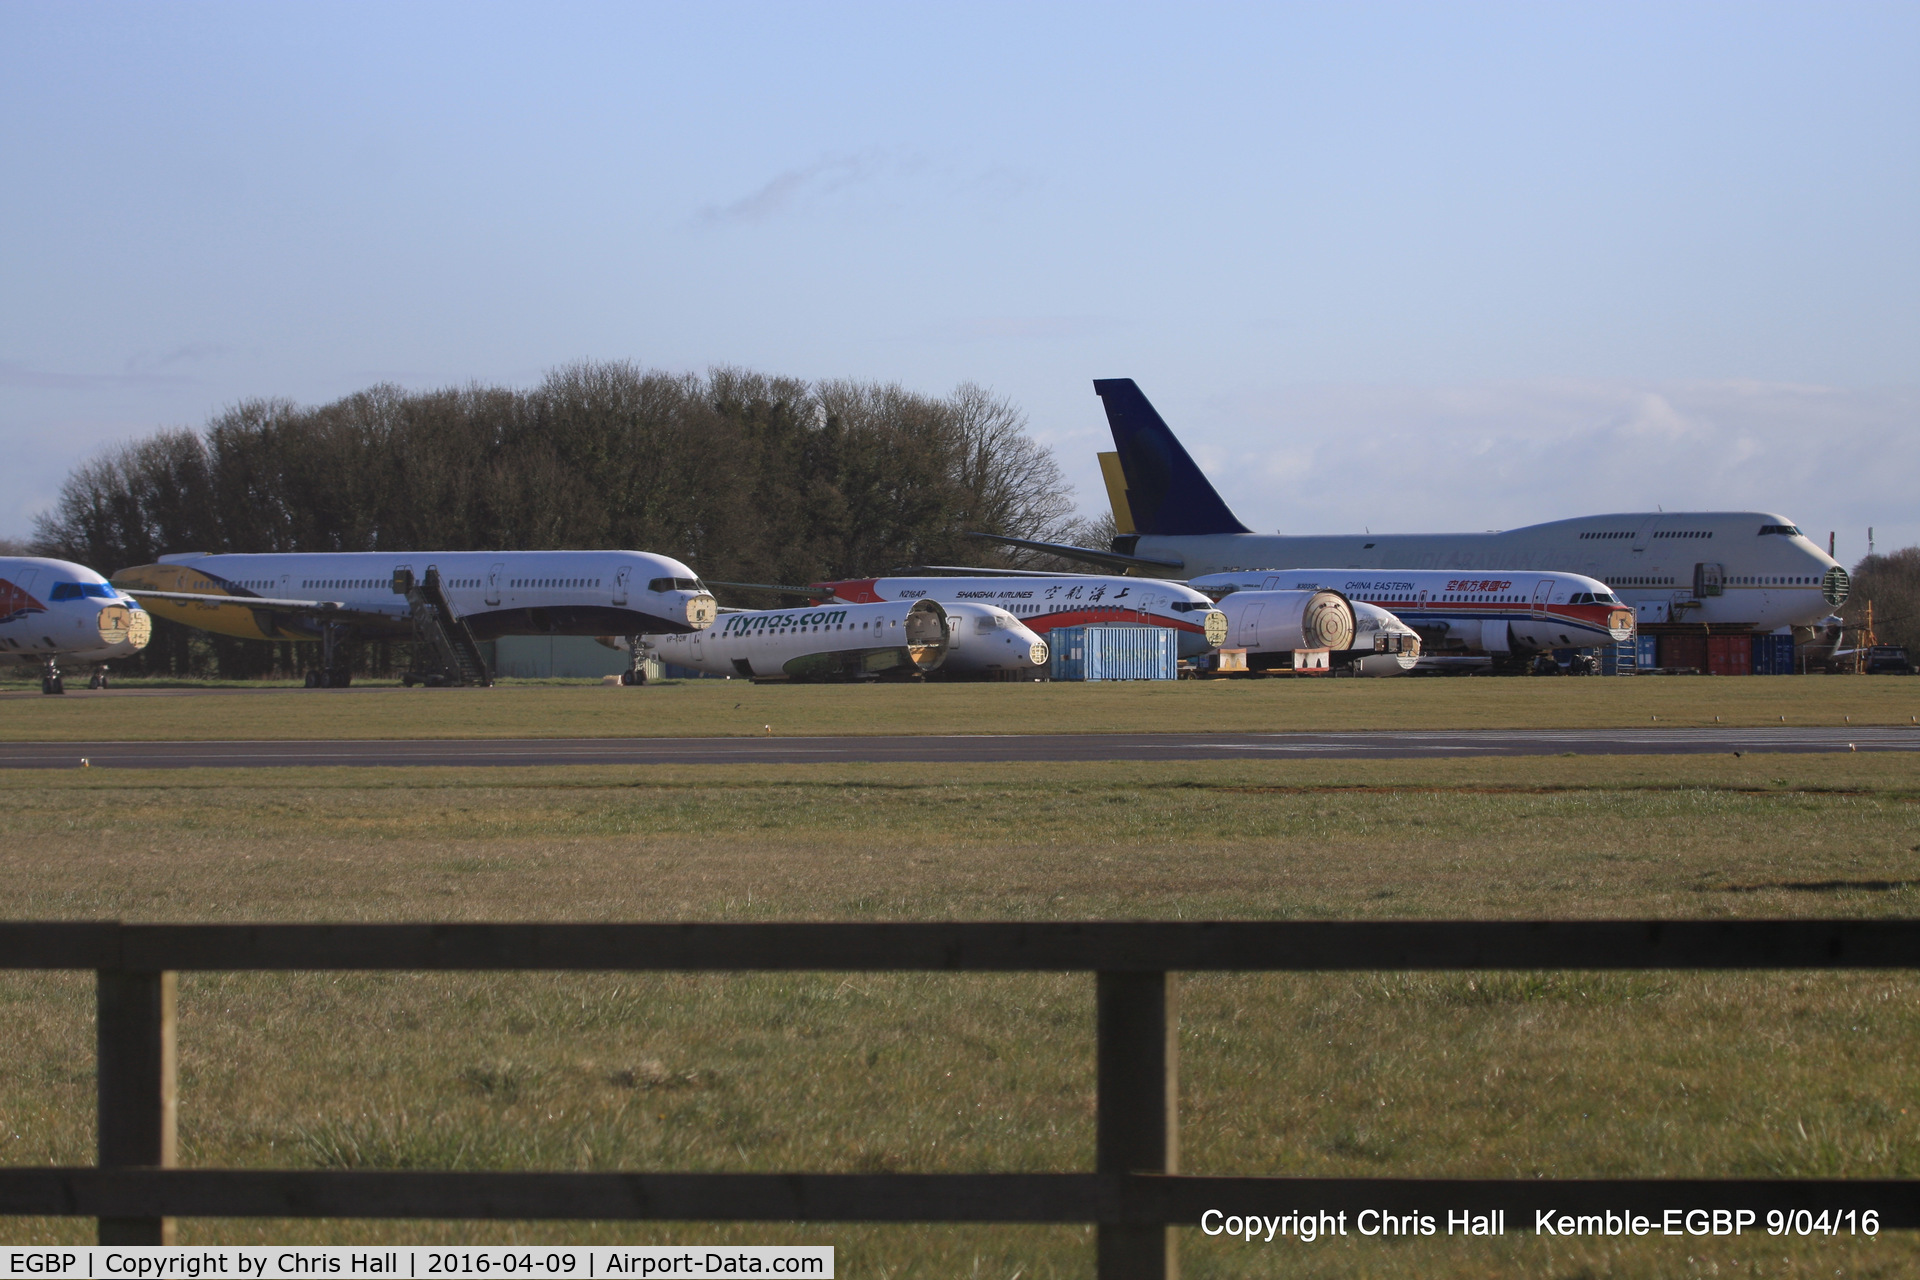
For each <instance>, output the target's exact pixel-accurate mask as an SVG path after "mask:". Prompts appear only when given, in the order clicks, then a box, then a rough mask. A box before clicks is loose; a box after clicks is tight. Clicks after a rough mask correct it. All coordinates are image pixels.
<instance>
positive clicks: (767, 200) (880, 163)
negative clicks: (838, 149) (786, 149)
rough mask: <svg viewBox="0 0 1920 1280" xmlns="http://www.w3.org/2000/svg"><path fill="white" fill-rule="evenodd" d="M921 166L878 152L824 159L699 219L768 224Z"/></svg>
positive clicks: (715, 207)
mask: <svg viewBox="0 0 1920 1280" xmlns="http://www.w3.org/2000/svg"><path fill="white" fill-rule="evenodd" d="M919 167H920V162H919V160H918V159H917V158H916V157H912V156H896V155H893V154H891V153H888V152H885V151H878V150H868V151H862V152H859V153H857V154H853V155H830V156H823V157H821V158H820V159H818V160H816V161H814V162H813V163H812V164H808V165H801V166H800V167H798V168H794V169H787V170H784V171H783V172H780V173H776V174H775V175H773V177H771V178H769V179H767V181H766V182H764V183H762V184H761V185H760V186H759V187H758V188H756V189H755V190H753V191H750V192H748V193H747V194H746V195H744V196H741V197H740V198H739V199H737V200H732V201H728V202H727V203H725V204H710V205H707V206H705V207H704V208H702V209H701V210H700V217H699V220H700V222H701V223H702V224H704V225H706V226H710V227H719V226H729V225H733V224H738V223H756V222H765V221H767V220H768V219H769V218H773V217H776V216H778V215H780V214H783V213H787V212H789V211H791V210H793V209H795V208H796V207H798V206H800V205H802V204H804V203H807V202H809V201H814V200H820V199H823V198H825V197H827V196H831V195H834V194H836V193H838V192H841V191H845V190H846V189H848V188H849V187H854V186H859V185H861V184H863V183H868V182H872V181H874V180H876V179H879V178H883V177H888V176H891V175H898V174H903V173H908V172H911V171H913V170H915V169H917V168H919Z"/></svg>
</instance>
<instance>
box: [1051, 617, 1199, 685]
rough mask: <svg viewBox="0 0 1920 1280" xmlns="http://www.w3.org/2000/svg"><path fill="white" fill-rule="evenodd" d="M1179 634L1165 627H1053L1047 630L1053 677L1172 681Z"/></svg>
mask: <svg viewBox="0 0 1920 1280" xmlns="http://www.w3.org/2000/svg"><path fill="white" fill-rule="evenodd" d="M1178 645H1179V637H1178V636H1176V635H1175V634H1174V633H1173V632H1172V630H1170V629H1169V628H1167V627H1056V628H1054V629H1053V630H1052V631H1050V632H1048V633H1047V647H1048V648H1049V649H1050V650H1052V653H1053V678H1054V679H1055V680H1172V679H1175V678H1177V677H1178V676H1179V674H1180V651H1179V647H1178Z"/></svg>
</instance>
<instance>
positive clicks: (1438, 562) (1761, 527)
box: [974, 378, 1849, 631]
mask: <svg viewBox="0 0 1920 1280" xmlns="http://www.w3.org/2000/svg"><path fill="white" fill-rule="evenodd" d="M1093 389H1094V392H1095V393H1096V394H1097V395H1098V396H1099V397H1100V399H1101V401H1102V402H1103V404H1104V405H1105V407H1106V413H1107V425H1108V427H1109V428H1110V429H1111V430H1112V432H1113V442H1114V446H1115V448H1116V450H1117V454H1103V455H1101V461H1102V469H1103V471H1104V472H1105V473H1106V477H1107V489H1108V496H1109V499H1110V500H1111V502H1112V504H1113V517H1114V524H1115V527H1116V528H1117V529H1118V530H1119V534H1118V536H1117V537H1115V538H1114V540H1113V543H1112V546H1111V547H1110V548H1109V549H1108V550H1106V551H1100V550H1097V549H1095V548H1091V547H1071V546H1060V545H1056V544H1052V543H1040V542H1033V541H1029V540H1026V539H1019V538H1006V537H1001V536H998V535H990V534H975V535H974V536H975V537H981V538H986V539H987V540H988V541H992V542H1001V543H1006V544H1008V545H1011V546H1021V547H1029V548H1032V549H1035V550H1040V551H1047V552H1050V553H1052V554H1055V555H1058V556H1061V557H1063V558H1068V559H1074V560H1078V561H1080V562H1081V563H1084V564H1094V565H1101V566H1104V567H1107V568H1111V569H1120V570H1124V571H1129V572H1135V573H1142V574H1151V575H1153V576H1155V577H1175V576H1177V577H1183V578H1192V577H1197V576H1200V575H1203V574H1211V573H1219V572H1222V571H1238V570H1242V569H1252V568H1255V567H1258V566H1262V565H1271V566H1281V567H1294V566H1300V565H1337V566H1340V567H1341V568H1343V569H1348V570H1403V569H1429V570H1446V571H1450V572H1454V573H1455V574H1456V575H1459V576H1486V575H1491V576H1510V575H1511V574H1513V573H1516V572H1519V571H1523V570H1534V571H1538V572H1543V573H1572V574H1581V575H1584V576H1585V577H1588V578H1594V579H1598V580H1599V581H1600V582H1602V583H1605V584H1606V586H1607V588H1608V589H1609V590H1611V591H1612V592H1613V593H1614V594H1616V595H1618V596H1619V597H1620V599H1621V600H1623V601H1624V602H1625V603H1626V604H1627V605H1628V606H1629V607H1631V608H1633V609H1634V610H1635V611H1636V612H1637V613H1638V615H1639V619H1640V621H1642V622H1650V623H1652V622H1685V623H1689V624H1709V625H1712V626H1715V627H1720V628H1724V629H1728V630H1733V629H1740V630H1761V631H1769V630H1773V629H1774V628H1777V627H1783V626H1813V625H1817V624H1819V623H1820V622H1821V621H1822V620H1823V619H1824V618H1825V617H1826V616H1827V615H1828V614H1829V613H1831V612H1832V610H1833V609H1835V608H1837V607H1838V606H1839V605H1841V604H1844V603H1845V602H1846V599H1847V591H1848V586H1849V583H1848V579H1847V571H1846V570H1845V569H1843V568H1841V567H1840V565H1839V564H1838V563H1837V562H1836V561H1835V560H1834V559H1833V557H1832V556H1829V555H1828V554H1826V553H1825V552H1824V551H1822V550H1821V549H1820V548H1819V547H1818V546H1816V545H1815V544H1814V543H1813V541H1812V540H1811V539H1809V538H1808V537H1807V536H1806V535H1805V534H1804V533H1802V532H1801V531H1800V529H1799V527H1798V526H1796V525H1795V524H1794V523H1793V522H1792V521H1791V520H1789V519H1787V518H1786V517H1785V516H1782V515H1778V514H1776V513H1773V512H1768V511H1709V512H1681V511H1640V512H1626V513H1620V514H1615V515H1596V516H1582V517H1580V518H1578V519H1573V520H1555V521H1552V522H1549V523H1547V524H1536V525H1528V526H1526V527H1524V528H1520V529H1508V530H1505V531H1501V532H1492V533H1438V534H1371V533H1368V534H1348V535H1344V536H1327V537H1317V536H1308V537H1295V536H1288V535H1267V534H1257V533H1253V532H1250V531H1249V530H1248V529H1247V527H1246V526H1245V525H1244V524H1242V523H1240V521H1239V520H1238V519H1237V518H1236V517H1235V516H1234V514H1233V512H1232V511H1230V510H1228V508H1227V504H1226V503H1225V502H1224V501H1223V500H1222V499H1221V497H1220V495H1219V494H1218V493H1217V492H1216V491H1215V490H1214V488H1213V486H1212V485H1211V484H1209V483H1208V482H1207V478H1206V477H1205V476H1204V475H1202V474H1201V472H1200V468H1199V467H1197V466H1195V465H1194V462H1193V459H1192V458H1190V457H1189V456H1188V455H1187V451H1186V450H1185V449H1184V448H1182V447H1181V445H1180V442H1179V440H1177V439H1175V438H1174V435H1173V432H1172V431H1171V430H1170V429H1168V427H1167V424H1166V423H1165V422H1164V421H1162V419H1161V417H1160V415H1159V413H1158V412H1156V411H1155V409H1154V407H1153V405H1152V404H1150V403H1149V402H1148V400H1147V398H1146V396H1144V395H1142V394H1141V392H1140V388H1139V387H1138V386H1136V385H1134V381H1133V379H1131V378H1104V379H1100V380H1098V381H1096V382H1095V383H1094V384H1093ZM1395 611H1396V612H1398V610H1397V609H1396V610H1395Z"/></svg>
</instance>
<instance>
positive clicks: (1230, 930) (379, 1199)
mask: <svg viewBox="0 0 1920 1280" xmlns="http://www.w3.org/2000/svg"><path fill="white" fill-rule="evenodd" d="M0 968H6V969H92V970H94V971H95V972H96V974H97V975H98V989H97V990H98V996H97V999H98V1009H99V1027H98V1036H99V1041H98V1052H99V1056H98V1068H99V1164H98V1166H97V1167H87V1168H20V1167H13V1168H5V1169H0V1214H50V1215H62V1214H64V1215H73V1216H86V1217H95V1218H98V1219H99V1235H100V1240H101V1242H102V1243H106V1244H154V1243H163V1242H166V1241H168V1240H170V1238H171V1233H172V1219H173V1218H174V1217H196V1216H211V1217H275V1218H449V1219H475V1218H500V1219H542V1218H546V1219H563V1218H564V1219H675V1220H685V1221H709V1222H711V1221H791V1222H999V1223H1013V1222H1078V1223H1093V1224H1096V1226H1097V1232H1096V1239H1097V1254H1098V1263H1097V1266H1098V1274H1099V1275H1100V1276H1101V1277H1102V1278H1103V1280H1121V1278H1123V1277H1125V1278H1128V1280H1133V1278H1137V1277H1155V1278H1164V1277H1171V1276H1175V1275H1177V1273H1178V1262H1177V1258H1176V1252H1175V1232H1174V1230H1173V1227H1174V1226H1175V1225H1181V1224H1184V1225H1189V1226H1191V1225H1194V1224H1196V1223H1197V1222H1198V1221H1199V1218H1200V1215H1201V1214H1202V1213H1203V1212H1204V1211H1205V1210H1207V1209H1210V1208H1217V1209H1221V1210H1223V1211H1225V1212H1227V1213H1238V1214H1246V1213H1254V1212H1261V1213H1267V1214H1283V1213H1290V1212H1308V1211H1317V1210H1327V1211H1331V1212H1336V1213H1337V1212H1341V1211H1346V1212H1348V1213H1357V1212H1358V1211H1359V1210H1361V1209H1363V1208H1368V1209H1380V1210H1386V1211H1389V1212H1393V1213H1406V1212H1411V1211H1413V1210H1416V1209H1417V1210H1423V1211H1426V1212H1429V1213H1436V1212H1446V1211H1449V1210H1473V1211H1476V1212H1485V1211H1486V1210H1488V1209H1490V1208H1504V1209H1507V1210H1509V1211H1510V1212H1511V1213H1512V1214H1513V1215H1514V1221H1513V1222H1512V1223H1511V1224H1510V1225H1513V1226H1516V1227H1518V1228H1519V1229H1523V1230H1524V1229H1527V1228H1529V1227H1530V1226H1531V1224H1532V1217H1531V1215H1532V1214H1533V1213H1534V1212H1535V1211H1536V1210H1543V1209H1553V1210H1556V1211H1560V1212H1567V1213H1576V1214H1577V1213H1597V1212H1604V1211H1609V1210H1611V1211H1634V1212H1652V1211H1657V1210H1660V1209H1664V1208H1667V1207H1685V1208H1688V1209H1706V1210H1714V1209H1735V1210H1737V1209H1750V1210H1755V1211H1757V1212H1760V1213H1763V1214H1764V1213H1765V1212H1766V1211H1767V1210H1770V1209H1781V1210H1797V1209H1810V1210H1813V1211H1815V1212H1819V1211H1822V1210H1843V1211H1844V1210H1858V1211H1861V1212H1865V1211H1867V1210H1873V1211H1874V1212H1876V1213H1877V1214H1878V1215H1879V1219H1880V1223H1881V1225H1882V1227H1884V1228H1894V1229H1900V1228H1913V1227H1916V1226H1920V1180H1905V1179H1879V1180H1867V1179H1847V1180H1842V1179H1792V1180H1788V1179H1638V1178H1634V1179H1617V1178H1616V1179H1485V1178H1289V1177H1245V1178H1242V1177H1191V1176H1182V1175H1181V1174H1179V1173H1178V1172H1177V1170H1178V1166H1179V1160H1178V1150H1179V1140H1178V1113H1177V1098H1178V1093H1179V1090H1178V1055H1177V1047H1176V1044H1177V1036H1176V1031H1177V1013H1176V987H1175V984H1174V980H1173V977H1172V975H1173V974H1175V973H1178V972H1181V971H1188V972H1201V971H1234V972H1248V971H1289V972H1316V971H1317V972H1326V971H1337V970H1347V971H1354V970H1372V971H1408V970H1501V969H1503V970H1553V969H1581V970H1625V969H1676V970H1686V969H1696V970H1697V969H1712V970H1732V969H1912V968H1920V921H1913V920H1804V921H1727V920H1713V921H1692V920H1689V921H1542V922H1532V921H1513V922H1448V921H1435V922H1424V921H1405V922H1381V923H1373V922H1364V923H1363V922H1353V923H1346V922H1338V923H1328V922H1302V923H1292V922H1247V923H1240V922H1225V923H1171V924H1169V923H1121V922H1116V923H1046V924H1003V923H983V924H964V923H963V924H605V925H600V924H393V925H379V924H373V925H327V924H319V925H303V924H265V925H123V924H117V923H74V924H37V923H19V924H0ZM346 969H409V970H516V969H524V970H583V971H636V970H729V971H750V970H761V971H765V970H787V971H795V970H813V971H834V970H867V971H882V970H892V971H906V970H916V971H944V972H962V971H964V972H1019V971H1027V972H1036V971H1050V972H1061V971H1091V972H1093V973H1095V974H1097V975H1098V976H1097V980H1096V997H1095V999H1096V1004H1097V1018H1096V1023H1097V1037H1098V1043H1097V1046H1096V1056H1097V1086H1096V1087H1097V1089H1098V1092H1099V1096H1098V1099H1097V1109H1096V1123H1095V1133H1096V1138H1095V1160H1094V1170H1093V1171H1092V1172H1082V1173H1037V1174H1035V1173H1028V1174H996V1173H968V1174H820V1173H779V1174H760V1173H700V1174H692V1173H538V1172H529V1173H451V1172H446V1173H435V1172H380V1171H372V1170H345V1171H343V1170H261V1169H178V1168H175V1167H173V1165H174V1158H173V1157H174V1151H173V1145H174V1142H173V1139H174V1122H175V1090H174V990H175V975H176V974H177V973H178V972H180V971H182V970H221V971H237V970H346Z"/></svg>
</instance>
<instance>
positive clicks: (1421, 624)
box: [1188, 569, 1634, 656]
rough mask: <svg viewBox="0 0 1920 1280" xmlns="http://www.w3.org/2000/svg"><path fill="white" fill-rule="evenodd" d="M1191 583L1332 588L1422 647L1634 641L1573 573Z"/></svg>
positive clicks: (1605, 596) (1593, 585) (1476, 649)
mask: <svg viewBox="0 0 1920 1280" xmlns="http://www.w3.org/2000/svg"><path fill="white" fill-rule="evenodd" d="M1188 585H1189V586H1192V587H1195V588H1197V589H1198V590H1201V591H1204V592H1206V593H1207V594H1208V595H1210V596H1212V597H1214V598H1215V599H1217V600H1221V601H1222V607H1224V602H1225V601H1226V600H1229V599H1232V598H1233V596H1234V595H1235V594H1237V593H1239V592H1246V591H1253V592H1263V593H1264V592H1269V591H1277V592H1310V591H1337V592H1339V593H1340V594H1341V595H1343V596H1345V597H1347V598H1348V599H1349V600H1352V601H1354V602H1356V603H1359V602H1365V603H1367V604H1375V605H1379V606H1380V607H1381V608H1383V609H1386V610H1389V611H1390V612H1392V613H1393V614H1394V616H1396V617H1397V618H1399V619H1400V621H1402V622H1404V623H1405V624H1406V625H1407V626H1409V627H1412V628H1413V629H1414V630H1415V631H1416V632H1418V633H1419V634H1420V637H1421V640H1422V641H1423V643H1424V646H1425V648H1426V652H1427V653H1428V654H1429V655H1436V654H1441V653H1446V652H1448V651H1453V652H1456V653H1473V654H1480V653H1485V654H1492V655H1496V656H1497V655H1505V654H1512V655H1515V656H1520V655H1527V654H1533V653H1538V652H1541V651H1544V650H1548V649H1587V648H1595V647H1598V646H1603V645H1610V644H1619V643H1622V642H1624V641H1627V640H1631V639H1633V633H1634V619H1633V611H1632V610H1631V609H1629V608H1627V607H1626V606H1625V605H1624V604H1622V603H1621V602H1620V600H1619V599H1618V598H1617V597H1616V596H1615V595H1614V594H1613V593H1612V592H1611V591H1609V590H1607V587H1606V584H1604V583H1602V582H1599V581H1598V580H1596V579H1593V578H1589V577H1586V576H1584V575H1582V574H1577V573H1557V574H1549V573H1524V572H1514V573H1502V574H1485V573H1480V574H1463V573H1456V572H1452V571H1440V572H1435V571H1433V570H1430V569H1409V570H1400V571H1397V572H1391V573H1356V572H1354V571H1352V570H1350V569H1290V570H1269V569H1259V570H1251V571H1249V570H1242V571H1240V572H1237V573H1209V574H1202V575H1201V576H1200V577H1198V578H1194V579H1192V580H1191V581H1190V582H1189V583H1188Z"/></svg>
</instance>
